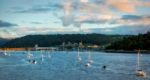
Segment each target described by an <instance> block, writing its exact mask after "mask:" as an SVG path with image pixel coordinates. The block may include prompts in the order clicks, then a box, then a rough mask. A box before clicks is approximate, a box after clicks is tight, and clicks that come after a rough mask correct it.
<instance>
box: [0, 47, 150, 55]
mask: <svg viewBox="0 0 150 80" xmlns="http://www.w3.org/2000/svg"><path fill="white" fill-rule="evenodd" d="M3 50H6V51H27V50H32V51H36V50H35V49H34V48H0V51H3ZM43 50H44V49H43ZM45 50H48V49H45ZM56 51H63V50H59V49H57V50H56ZM67 51H75V50H67ZM82 51H85V50H82ZM88 51H89V50H88ZM91 51H102V52H106V53H137V52H138V50H103V49H102V50H91ZM140 52H141V53H144V54H150V50H140Z"/></svg>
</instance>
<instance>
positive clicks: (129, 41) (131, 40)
mask: <svg viewBox="0 0 150 80" xmlns="http://www.w3.org/2000/svg"><path fill="white" fill-rule="evenodd" d="M139 48H140V49H142V50H150V32H148V33H146V34H139V35H138V36H130V37H128V38H127V37H126V38H124V39H123V40H121V41H117V42H113V43H112V44H111V45H110V46H108V47H107V48H106V49H113V50H135V49H139Z"/></svg>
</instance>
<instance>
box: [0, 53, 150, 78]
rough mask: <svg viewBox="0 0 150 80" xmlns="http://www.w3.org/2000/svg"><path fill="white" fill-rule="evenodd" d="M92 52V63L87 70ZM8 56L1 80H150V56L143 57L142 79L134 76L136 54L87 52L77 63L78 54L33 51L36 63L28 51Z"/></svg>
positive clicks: (0, 65) (1, 59) (0, 59)
mask: <svg viewBox="0 0 150 80" xmlns="http://www.w3.org/2000/svg"><path fill="white" fill-rule="evenodd" d="M89 52H90V53H91V59H92V60H93V63H92V64H91V66H90V67H86V66H85V64H86V63H87V61H88V53H89ZM7 53H8V54H10V56H8V55H6V56H4V55H0V80H150V54H141V57H140V58H141V60H140V61H141V62H140V63H141V66H142V68H143V70H144V71H146V73H147V78H146V79H143V78H141V77H137V76H136V75H135V70H136V59H137V54H134V53H130V54H127V53H126V54H123V53H105V52H96V51H84V52H80V57H81V59H82V60H81V61H78V60H77V52H76V51H68V52H66V51H42V52H41V51H31V53H32V54H33V57H32V59H34V60H36V61H37V64H31V63H29V62H28V59H27V52H26V51H12V52H7ZM0 54H2V53H0ZM104 65H105V66H106V69H103V68H102V67H103V66H104Z"/></svg>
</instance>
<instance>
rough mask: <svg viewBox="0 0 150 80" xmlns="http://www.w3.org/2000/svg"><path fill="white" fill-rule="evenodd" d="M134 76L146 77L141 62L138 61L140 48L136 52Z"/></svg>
mask: <svg viewBox="0 0 150 80" xmlns="http://www.w3.org/2000/svg"><path fill="white" fill-rule="evenodd" d="M135 74H136V76H140V77H146V72H145V71H143V70H142V68H141V63H140V49H139V50H138V53H137V68H136V73H135Z"/></svg>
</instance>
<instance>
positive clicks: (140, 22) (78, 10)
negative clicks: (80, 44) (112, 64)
mask: <svg viewBox="0 0 150 80" xmlns="http://www.w3.org/2000/svg"><path fill="white" fill-rule="evenodd" d="M8 26H9V27H8ZM149 27H150V0H33V1H31V0H1V1H0V30H1V35H0V36H2V34H3V35H4V34H5V35H8V33H6V32H9V35H13V36H14V35H15V36H14V37H16V36H23V35H29V34H37V33H39V34H42V33H43V34H57V33H60V34H61V33H62V34H64V33H70V34H71V33H80V30H79V29H80V28H81V29H82V31H83V33H102V34H106V33H109V34H134V33H135V34H138V33H145V32H147V31H149V30H150V28H149ZM70 28H71V29H70ZM125 29H126V30H125ZM122 30H123V31H122ZM122 32H123V33H122Z"/></svg>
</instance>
